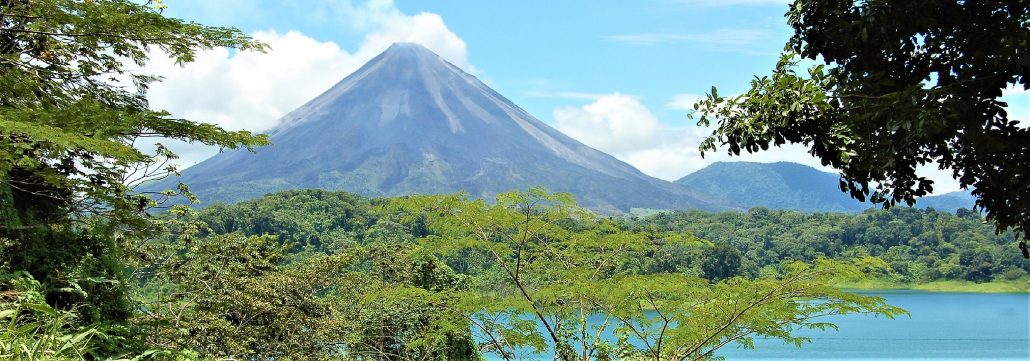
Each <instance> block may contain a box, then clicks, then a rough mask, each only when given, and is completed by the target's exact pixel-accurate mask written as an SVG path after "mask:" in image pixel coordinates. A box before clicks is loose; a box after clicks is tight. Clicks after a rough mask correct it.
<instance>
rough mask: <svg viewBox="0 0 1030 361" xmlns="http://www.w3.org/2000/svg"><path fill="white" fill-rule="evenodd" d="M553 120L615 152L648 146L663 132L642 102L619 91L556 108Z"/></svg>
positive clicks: (585, 140) (572, 133)
mask: <svg viewBox="0 0 1030 361" xmlns="http://www.w3.org/2000/svg"><path fill="white" fill-rule="evenodd" d="M554 123H555V126H556V127H557V128H558V130H560V131H562V132H564V133H565V134H568V135H569V136H571V137H573V138H576V139H578V140H579V141H581V142H583V143H584V144H587V145H589V146H591V147H594V148H597V149H601V150H603V151H606V152H609V153H614V154H625V153H626V152H631V151H635V150H638V149H641V148H644V147H647V146H648V145H650V144H652V143H653V142H654V140H655V139H657V138H658V137H660V136H661V135H662V132H663V125H662V123H660V122H659V121H658V119H657V118H655V116H654V114H651V112H650V111H649V110H648V109H647V108H646V107H644V105H643V104H641V103H640V102H639V101H637V100H636V99H633V98H631V97H629V96H625V95H622V94H618V93H616V94H610V95H605V96H602V97H600V98H599V99H597V100H596V101H594V102H593V103H590V104H587V105H585V106H583V107H564V108H559V109H556V110H555V111H554Z"/></svg>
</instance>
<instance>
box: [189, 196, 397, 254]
mask: <svg viewBox="0 0 1030 361" xmlns="http://www.w3.org/2000/svg"><path fill="white" fill-rule="evenodd" d="M370 212H371V203H370V201H369V200H368V199H367V198H363V197H360V196H357V195H354V194H350V193H345V192H328V191H321V190H297V191H286V192H281V193H275V194H271V195H268V196H265V197H262V198H258V199H254V200H250V201H247V202H243V203H240V204H237V205H225V204H216V205H214V206H211V207H208V208H206V209H204V210H203V211H201V212H200V214H199V216H198V220H200V221H203V222H204V223H206V224H207V225H208V227H210V231H209V232H210V234H227V233H233V232H241V233H243V234H247V235H263V234H272V235H276V236H277V237H278V238H279V241H280V242H283V243H287V244H290V245H293V246H295V247H297V249H298V250H299V249H307V250H321V251H329V250H340V249H346V248H348V247H353V246H354V245H355V244H357V243H360V242H362V240H363V239H364V238H365V232H366V230H369V229H368V228H369V227H370V226H372V225H373V224H375V221H376V218H375V216H373V215H372V214H370ZM375 229H377V228H376V227H372V229H371V230H369V231H372V232H375Z"/></svg>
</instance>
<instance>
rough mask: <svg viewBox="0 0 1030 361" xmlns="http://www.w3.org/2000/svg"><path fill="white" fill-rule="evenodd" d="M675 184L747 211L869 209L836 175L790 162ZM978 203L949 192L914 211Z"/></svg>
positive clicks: (724, 167)
mask: <svg viewBox="0 0 1030 361" xmlns="http://www.w3.org/2000/svg"><path fill="white" fill-rule="evenodd" d="M675 183H677V184H681V185H684V186H687V187H688V188H690V189H692V190H694V191H695V192H698V193H701V194H704V195H707V196H708V197H711V198H715V199H724V200H726V201H727V202H729V203H734V204H738V205H740V206H743V207H744V208H751V207H768V208H773V209H789V210H798V211H808V212H861V211H862V210H865V209H867V208H870V207H871V204H869V203H862V202H859V201H857V200H855V199H852V198H851V197H850V196H849V195H848V194H847V193H844V192H841V190H840V185H839V184H840V176H838V175H837V174H834V173H829V172H824V171H821V170H818V169H815V168H812V167H809V166H807V165H802V164H797V163H791V162H777V163H754V162H716V163H713V164H712V165H709V166H708V167H705V168H702V169H701V170H698V171H696V172H694V173H691V174H689V175H687V176H685V177H683V178H680V179H679V180H676V181H675ZM974 201H975V199H974V198H973V196H972V195H970V194H969V192H951V193H945V194H941V195H937V196H929V197H923V198H920V199H919V201H918V202H917V203H916V205H915V206H916V208H934V209H937V210H942V211H947V212H954V211H956V210H958V209H959V208H972V207H973V202H974Z"/></svg>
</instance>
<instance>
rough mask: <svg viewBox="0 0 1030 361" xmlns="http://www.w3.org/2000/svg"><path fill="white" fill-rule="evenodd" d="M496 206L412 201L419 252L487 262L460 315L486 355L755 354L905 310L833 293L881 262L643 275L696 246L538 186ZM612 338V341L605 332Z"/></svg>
mask: <svg viewBox="0 0 1030 361" xmlns="http://www.w3.org/2000/svg"><path fill="white" fill-rule="evenodd" d="M496 201H497V202H496V205H487V204H486V203H485V202H483V201H482V200H475V201H472V200H467V199H464V198H463V197H461V196H449V197H415V198H413V199H412V200H411V201H410V202H411V203H408V204H407V205H408V206H409V207H410V208H411V209H412V210H413V211H414V214H416V215H418V216H420V217H423V219H425V221H426V222H427V225H428V227H429V229H430V231H431V232H432V233H431V235H430V236H428V237H426V238H425V239H424V244H425V247H426V248H428V249H432V250H434V251H435V252H437V253H439V254H441V257H443V258H444V259H447V257H448V256H453V255H455V254H464V255H467V254H468V253H462V251H470V250H471V251H475V252H477V253H478V254H482V255H485V256H486V258H487V259H489V260H490V262H489V266H488V268H487V269H486V270H483V271H481V272H480V273H478V274H475V275H474V276H476V277H481V278H483V277H484V276H485V278H486V280H484V282H478V283H474V284H476V285H478V286H479V287H482V288H480V289H473V290H472V291H471V292H468V293H467V294H466V295H465V296H464V297H463V299H465V304H464V305H463V306H464V307H465V308H464V310H463V311H464V312H465V314H466V317H468V319H469V322H471V323H472V325H473V328H474V329H475V335H476V338H477V340H478V341H479V342H480V343H481V344H482V348H483V349H484V350H485V351H487V352H490V353H494V354H497V355H498V356H500V357H501V358H503V359H516V358H519V357H521V355H522V354H524V353H525V352H527V351H530V353H540V352H545V351H548V350H551V351H552V352H553V353H554V355H555V357H556V358H557V359H561V360H595V359H597V360H610V359H621V358H646V359H653V360H700V359H708V358H710V357H711V356H712V355H713V353H714V351H715V350H717V349H719V348H720V347H722V346H725V345H726V344H729V343H731V342H738V343H740V344H742V345H744V346H745V347H753V341H752V340H753V337H757V336H763V337H773V338H780V339H783V340H784V341H786V342H790V343H795V344H798V345H800V344H801V343H802V342H804V341H805V339H804V338H800V337H796V336H793V335H792V334H793V332H794V331H795V330H796V329H798V328H819V329H823V328H827V327H833V325H830V324H825V323H819V322H815V321H813V319H815V318H817V317H821V316H826V315H835V314H847V313H871V314H877V315H884V316H887V317H894V316H895V315H897V314H900V313H903V312H904V311H902V310H900V309H898V308H895V307H892V306H889V305H887V304H886V303H884V301H883V299H882V298H878V297H870V296H861V295H855V294H848V293H846V292H842V291H840V290H838V289H835V288H833V287H831V286H829V284H830V282H831V281H832V280H833V279H838V278H840V277H845V278H846V277H857V276H859V275H860V274H861V271H860V269H861V268H862V267H870V266H884V265H883V264H882V261H876V260H869V259H862V260H860V261H858V262H857V263H856V264H851V263H846V262H835V261H829V260H825V259H820V260H817V262H816V265H815V266H810V265H806V264H803V263H791V264H788V265H787V266H786V269H787V271H786V272H785V275H784V276H783V277H781V278H778V279H761V280H750V279H746V278H742V277H734V278H729V279H726V280H724V281H721V282H718V283H715V284H711V283H709V281H707V280H705V279H702V278H699V277H694V276H688V275H684V274H681V273H658V274H655V273H648V272H647V267H645V265H644V263H642V261H643V260H645V259H646V257H647V255H648V254H651V253H653V252H654V251H655V248H656V245H658V244H661V243H665V242H670V241H672V242H676V241H679V242H700V240H698V239H696V238H687V239H677V238H678V237H677V235H675V234H662V233H647V232H635V231H628V230H625V229H624V228H622V227H619V226H618V225H617V224H616V223H614V222H613V221H610V220H603V219H602V220H595V219H594V218H593V215H591V214H589V213H588V212H586V211H584V210H582V209H581V208H579V207H577V206H576V205H575V202H574V200H573V199H572V197H571V196H570V195H568V194H560V193H559V194H552V193H548V192H546V191H545V190H543V189H540V188H534V189H530V190H529V191H528V192H512V193H504V194H501V195H498V197H497V200H496ZM598 318H600V320H598ZM612 330H614V332H615V333H616V334H618V335H620V337H619V338H618V340H614V341H613V340H610V339H606V338H605V337H604V336H603V335H604V334H605V332H606V331H612ZM633 341H639V342H633ZM638 344H643V345H644V346H642V347H641V346H637V345H638Z"/></svg>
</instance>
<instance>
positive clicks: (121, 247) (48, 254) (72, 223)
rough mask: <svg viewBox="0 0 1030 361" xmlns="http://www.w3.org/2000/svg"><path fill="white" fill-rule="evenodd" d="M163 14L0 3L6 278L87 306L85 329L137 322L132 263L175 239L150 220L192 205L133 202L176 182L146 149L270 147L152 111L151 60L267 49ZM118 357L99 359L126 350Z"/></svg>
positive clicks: (94, 0) (140, 6)
mask: <svg viewBox="0 0 1030 361" xmlns="http://www.w3.org/2000/svg"><path fill="white" fill-rule="evenodd" d="M162 8H163V5H161V3H160V1H146V2H141V1H131V0H90V1H73V0H0V274H14V273H16V272H18V271H26V272H28V273H29V274H30V275H31V278H33V279H36V280H39V281H40V282H41V287H42V290H41V291H40V292H41V294H42V295H43V297H44V298H45V300H46V302H47V304H48V305H50V306H52V307H54V308H55V309H58V310H60V311H67V310H71V309H75V310H76V311H77V312H78V317H80V319H81V320H80V322H79V323H78V324H80V325H83V324H92V323H114V324H120V325H124V324H125V322H126V321H127V319H128V318H129V317H130V315H131V313H132V311H133V310H132V303H133V302H132V300H131V299H130V297H129V294H130V290H129V288H130V285H131V284H132V282H131V281H130V275H129V268H127V267H126V263H125V259H126V258H129V257H130V256H133V255H134V253H135V252H136V251H137V250H139V249H140V248H139V247H140V246H141V245H144V244H145V243H144V242H145V240H146V239H147V238H148V236H152V235H158V234H160V233H162V231H163V228H162V227H161V223H159V222H154V219H153V218H152V217H150V215H149V214H148V213H147V210H148V209H151V208H152V207H155V206H158V205H159V204H160V203H162V202H163V201H165V200H167V199H168V198H169V197H172V196H175V195H177V194H186V195H187V196H189V194H188V189H187V188H186V187H185V186H180V187H178V189H175V190H169V191H168V192H163V193H161V194H152V195H142V194H133V192H132V189H133V187H134V186H135V185H137V184H139V183H141V182H145V181H147V180H150V179H155V178H160V177H163V176H165V175H168V174H172V173H175V172H176V170H175V168H174V167H171V166H168V164H167V161H168V160H170V159H173V158H174V157H175V155H174V154H173V153H171V152H170V151H168V150H167V149H166V148H164V147H162V146H160V145H157V147H156V153H155V154H145V153H144V152H143V151H141V150H140V149H138V148H136V146H137V145H142V144H143V143H145V142H146V141H147V140H148V139H150V138H153V137H167V138H173V139H178V140H183V141H187V142H200V143H204V144H209V145H216V146H220V147H226V148H236V147H240V146H242V147H248V148H250V147H254V146H258V145H262V144H265V143H266V142H267V141H266V138H265V137H264V136H254V135H252V134H250V133H248V132H229V131H225V130H223V129H221V128H219V127H217V126H214V125H210V124H205V123H199V122H194V121H189V120H185V119H178V118H175V117H172V116H171V115H170V114H168V113H167V112H164V111H160V110H153V109H150V107H149V104H148V103H147V100H146V90H147V86H148V84H151V83H152V82H154V81H157V80H158V78H156V77H153V76H149V75H146V74H140V73H136V72H134V71H135V70H134V69H137V68H141V67H143V66H144V65H145V64H146V61H147V59H148V56H151V55H154V54H161V56H168V57H170V58H171V59H174V60H175V61H176V62H177V63H179V64H182V63H186V62H189V61H192V60H193V58H194V55H195V53H196V52H197V51H198V50H202V49H208V48H213V47H232V48H236V49H240V50H262V49H264V46H263V45H262V44H260V43H256V42H254V41H252V40H251V39H250V38H248V37H247V36H245V35H244V34H242V33H241V32H240V31H238V30H236V29H231V28H220V27H208V26H203V25H200V24H195V23H190V22H185V21H182V20H177V19H171V18H167V17H164V16H163V15H162V14H161V9H162ZM150 196H152V197H150ZM6 287H7V286H4V285H0V292H5V291H8V289H6ZM0 301H3V300H0ZM117 347H122V346H116V347H115V348H117ZM107 351H110V352H109V353H106V354H105V353H103V352H99V353H97V354H96V357H109V356H113V355H115V354H116V353H117V352H116V351H117V350H114V349H112V350H107Z"/></svg>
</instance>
